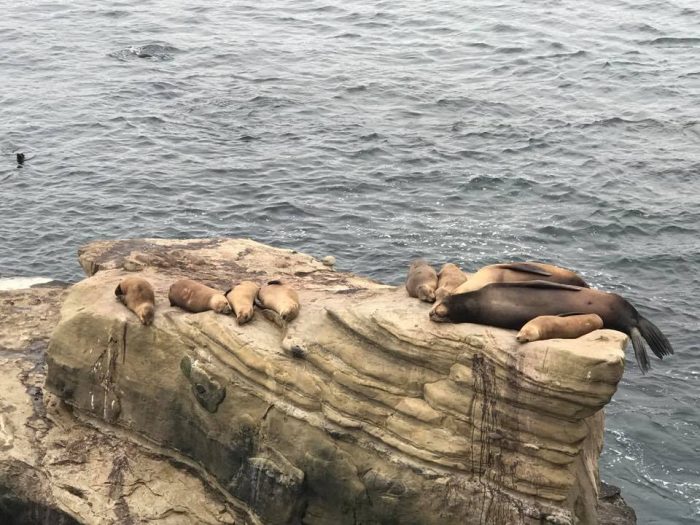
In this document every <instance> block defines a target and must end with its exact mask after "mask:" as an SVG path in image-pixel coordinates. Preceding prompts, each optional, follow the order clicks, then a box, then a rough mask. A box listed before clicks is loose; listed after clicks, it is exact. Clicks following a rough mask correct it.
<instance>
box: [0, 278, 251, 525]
mask: <svg viewBox="0 0 700 525" xmlns="http://www.w3.org/2000/svg"><path fill="white" fill-rule="evenodd" d="M65 295H66V290H65V289H63V288H56V287H46V288H38V289H36V288H35V289H31V290H17V291H5V292H0V523H2V524H8V525H9V524H16V525H25V524H26V525H34V524H37V523H47V524H51V525H77V524H89V525H111V524H114V523H119V524H129V523H131V524H136V523H162V524H182V525H185V524H190V523H206V524H209V525H217V524H225V523H229V524H233V523H243V522H244V521H245V515H246V513H245V511H242V510H239V507H241V505H240V503H239V502H237V501H236V500H234V498H230V499H227V498H225V497H224V496H223V495H224V494H225V493H224V492H223V491H217V490H213V489H212V488H211V485H210V484H209V483H207V482H206V474H205V473H204V471H203V470H202V469H200V468H198V467H197V466H196V465H195V464H194V463H192V462H191V461H190V460H188V459H187V458H185V457H181V458H179V459H178V458H177V457H175V456H174V455H173V454H172V451H169V452H168V455H167V456H166V455H163V454H162V453H161V451H159V450H158V448H157V447H144V446H139V445H138V444H136V443H134V442H133V437H134V436H133V435H129V438H130V439H126V438H125V433H124V432H120V431H119V429H116V428H115V427H109V428H107V427H106V426H103V427H102V428H101V429H100V428H94V427H92V426H88V425H86V424H84V423H83V422H81V421H79V420H78V419H76V417H75V415H74V414H72V413H71V410H70V407H69V406H67V405H65V404H64V403H63V402H62V401H61V400H60V399H58V398H56V397H55V396H53V395H52V394H50V393H49V392H46V391H45V390H44V380H45V377H46V366H45V361H44V358H45V350H46V346H47V344H48V341H49V336H50V335H51V332H52V331H53V329H54V328H55V326H56V324H57V322H58V318H59V312H60V308H61V303H62V301H63V299H64V298H65Z"/></svg>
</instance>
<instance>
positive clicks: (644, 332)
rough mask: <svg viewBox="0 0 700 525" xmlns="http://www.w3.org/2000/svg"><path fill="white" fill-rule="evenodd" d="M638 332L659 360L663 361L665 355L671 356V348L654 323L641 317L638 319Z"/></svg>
mask: <svg viewBox="0 0 700 525" xmlns="http://www.w3.org/2000/svg"><path fill="white" fill-rule="evenodd" d="M639 332H640V334H641V336H642V337H643V338H644V340H645V341H646V342H647V343H649V346H650V347H651V351H652V352H654V354H655V355H656V357H658V358H659V359H663V358H664V356H665V355H671V354H673V347H672V346H671V343H670V342H669V340H668V339H666V336H665V335H664V334H663V333H661V330H659V329H658V328H657V327H656V325H655V324H654V323H652V322H651V321H649V320H648V319H645V318H644V317H641V316H640V317H639Z"/></svg>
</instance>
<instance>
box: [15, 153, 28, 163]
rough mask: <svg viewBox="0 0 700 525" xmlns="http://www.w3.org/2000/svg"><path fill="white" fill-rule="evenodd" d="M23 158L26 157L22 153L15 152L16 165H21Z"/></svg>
mask: <svg viewBox="0 0 700 525" xmlns="http://www.w3.org/2000/svg"><path fill="white" fill-rule="evenodd" d="M25 159H26V157H25V156H24V153H18V154H17V165H18V166H21V165H22V164H24V160H25Z"/></svg>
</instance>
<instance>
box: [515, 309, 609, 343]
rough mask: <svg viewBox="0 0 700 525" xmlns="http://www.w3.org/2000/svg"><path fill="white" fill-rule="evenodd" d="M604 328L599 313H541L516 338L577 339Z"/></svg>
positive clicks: (527, 339)
mask: <svg viewBox="0 0 700 525" xmlns="http://www.w3.org/2000/svg"><path fill="white" fill-rule="evenodd" d="M600 328H603V320H602V319H601V318H600V316H599V315H598V314H569V315H541V316H539V317H535V318H534V319H533V320H532V321H528V322H527V323H526V324H525V326H523V327H522V328H521V329H520V331H519V332H518V335H517V336H515V338H516V339H517V340H518V342H520V343H529V342H531V341H540V340H542V339H576V338H577V337H581V336H582V335H586V334H588V333H590V332H592V331H593V330H598V329H600Z"/></svg>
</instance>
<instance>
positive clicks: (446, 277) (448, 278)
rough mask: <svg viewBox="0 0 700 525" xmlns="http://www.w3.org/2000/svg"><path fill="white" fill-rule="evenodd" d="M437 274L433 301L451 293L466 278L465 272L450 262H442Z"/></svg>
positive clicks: (440, 299)
mask: <svg viewBox="0 0 700 525" xmlns="http://www.w3.org/2000/svg"><path fill="white" fill-rule="evenodd" d="M437 275H438V287H437V290H435V301H442V299H443V298H444V297H445V296H447V295H450V294H451V293H453V292H454V291H455V290H456V289H457V287H458V286H460V285H461V284H462V283H464V282H465V281H466V280H467V274H466V273H464V272H463V271H462V270H460V269H459V266H457V265H456V264H452V263H446V264H443V265H442V268H441V269H440V271H439V272H438V274H437Z"/></svg>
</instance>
